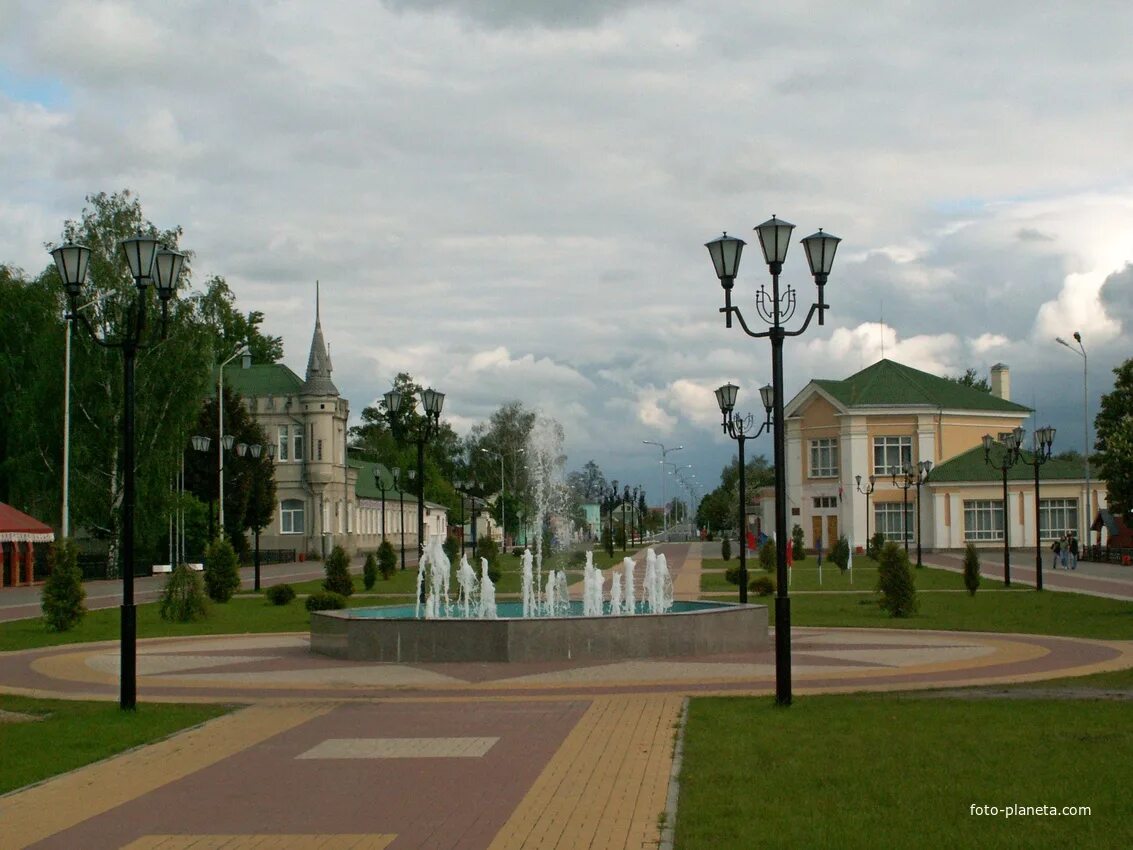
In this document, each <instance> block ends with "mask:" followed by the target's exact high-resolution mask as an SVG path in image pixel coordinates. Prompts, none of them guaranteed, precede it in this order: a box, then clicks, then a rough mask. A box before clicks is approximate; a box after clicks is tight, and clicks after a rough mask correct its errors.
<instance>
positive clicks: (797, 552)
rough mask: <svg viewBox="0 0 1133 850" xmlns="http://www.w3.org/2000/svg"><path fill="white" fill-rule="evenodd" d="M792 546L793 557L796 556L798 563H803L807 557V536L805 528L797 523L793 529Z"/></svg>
mask: <svg viewBox="0 0 1133 850" xmlns="http://www.w3.org/2000/svg"><path fill="white" fill-rule="evenodd" d="M791 545H792V546H793V547H794V551H792V552H791V555H793V556H794V559H795V560H796V561H801V560H802V559H803V558H805V557H806V545H805V535H804V533H803V527H802V526H801V525H799V524H798V523H795V527H794V528H792V529H791Z"/></svg>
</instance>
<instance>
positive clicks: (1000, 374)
mask: <svg viewBox="0 0 1133 850" xmlns="http://www.w3.org/2000/svg"><path fill="white" fill-rule="evenodd" d="M991 394H992V395H993V396H995V397H996V398H1001V399H1003V400H1004V401H1011V370H1010V369H1008V368H1007V364H1006V363H996V364H995V365H994V366H992V367H991Z"/></svg>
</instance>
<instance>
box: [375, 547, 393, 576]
mask: <svg viewBox="0 0 1133 850" xmlns="http://www.w3.org/2000/svg"><path fill="white" fill-rule="evenodd" d="M378 572H379V573H381V574H382V580H383V581H389V580H390V579H391V578H393V574H394V573H395V572H397V553H396V552H395V551H394V550H393V544H392V543H390V542H389V541H388V540H383V541H382V545H381V546H379V547H378Z"/></svg>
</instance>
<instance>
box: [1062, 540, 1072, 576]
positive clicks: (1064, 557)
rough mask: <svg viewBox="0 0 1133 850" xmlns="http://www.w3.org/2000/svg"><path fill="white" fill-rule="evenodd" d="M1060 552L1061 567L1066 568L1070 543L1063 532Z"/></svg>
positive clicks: (1068, 560)
mask: <svg viewBox="0 0 1133 850" xmlns="http://www.w3.org/2000/svg"><path fill="white" fill-rule="evenodd" d="M1060 554H1061V555H1062V569H1064V570H1065V569H1067V566H1066V565H1067V564H1068V563H1069V562H1070V543H1069V541H1068V540H1067V539H1066V535H1065V534H1063V535H1062V551H1061V553H1060Z"/></svg>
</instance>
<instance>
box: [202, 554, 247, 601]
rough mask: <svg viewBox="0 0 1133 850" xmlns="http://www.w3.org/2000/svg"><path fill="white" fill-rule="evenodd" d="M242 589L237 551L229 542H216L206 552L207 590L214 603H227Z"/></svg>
mask: <svg viewBox="0 0 1133 850" xmlns="http://www.w3.org/2000/svg"><path fill="white" fill-rule="evenodd" d="M239 588H240V572H239V569H238V567H237V564H236V550H234V549H233V548H232V545H231V544H230V543H229V542H228V541H227V540H214V541H213V542H212V543H210V544H209V547H208V549H207V550H206V551H205V590H206V591H207V592H208V595H209V599H211V600H212V601H213V602H227V601H228V600H229V599H231V598H232V594H233V593H235V592H236V591H237V590H238V589H239Z"/></svg>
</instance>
